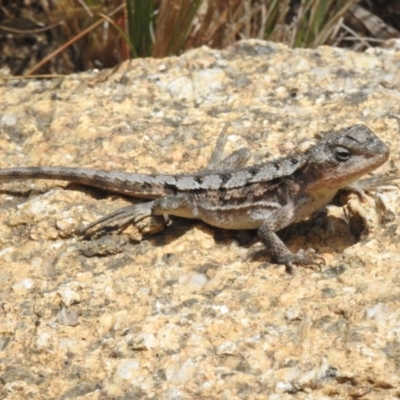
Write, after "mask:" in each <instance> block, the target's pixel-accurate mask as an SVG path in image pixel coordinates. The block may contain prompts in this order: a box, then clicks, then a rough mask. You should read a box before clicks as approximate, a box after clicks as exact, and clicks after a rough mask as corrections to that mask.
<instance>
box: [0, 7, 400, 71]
mask: <svg viewBox="0 0 400 400" xmlns="http://www.w3.org/2000/svg"><path fill="white" fill-rule="evenodd" d="M26 4H28V2H26V1H24V0H1V2H0V5H1V7H0V46H1V51H0V67H1V66H8V68H9V69H10V71H11V73H12V74H14V75H25V76H29V75H32V74H39V73H41V74H66V73H71V72H75V71H79V70H86V69H92V68H107V67H112V66H114V65H116V64H118V63H120V62H122V61H123V60H126V59H129V58H135V57H150V56H152V57H166V56H169V55H174V54H180V53H182V52H183V51H185V50H187V49H190V48H194V47H198V46H202V45H207V46H210V47H213V48H223V47H226V46H227V45H229V44H232V43H234V42H235V41H237V40H240V39H245V38H259V39H266V40H271V41H277V42H278V41H279V42H283V43H286V44H287V45H289V46H292V47H316V46H319V45H322V44H326V45H332V46H341V47H349V48H352V49H354V50H363V49H365V48H367V47H369V46H373V45H377V44H380V43H382V42H383V41H385V40H387V39H389V38H392V37H400V33H399V31H398V30H396V29H395V28H394V27H395V26H400V5H399V3H398V0H374V1H372V0H369V1H365V3H364V2H362V1H358V0H126V1H125V2H121V1H118V0H31V1H30V2H29V6H27V5H26Z"/></svg>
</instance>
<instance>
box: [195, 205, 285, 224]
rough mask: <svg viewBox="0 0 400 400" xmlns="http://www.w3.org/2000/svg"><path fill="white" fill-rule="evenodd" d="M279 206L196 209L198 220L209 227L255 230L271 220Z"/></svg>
mask: <svg viewBox="0 0 400 400" xmlns="http://www.w3.org/2000/svg"><path fill="white" fill-rule="evenodd" d="M277 209H279V205H276V206H275V205H273V204H269V205H268V206H267V207H266V206H265V205H252V206H251V207H245V208H239V209H232V208H226V209H224V208H214V209H213V208H202V207H199V208H198V218H199V219H201V220H202V221H204V222H206V223H207V224H209V225H212V226H215V227H217V228H223V229H257V228H259V227H260V225H261V224H262V223H263V222H264V221H265V220H268V219H271V218H273V215H274V213H275V212H276V210H277Z"/></svg>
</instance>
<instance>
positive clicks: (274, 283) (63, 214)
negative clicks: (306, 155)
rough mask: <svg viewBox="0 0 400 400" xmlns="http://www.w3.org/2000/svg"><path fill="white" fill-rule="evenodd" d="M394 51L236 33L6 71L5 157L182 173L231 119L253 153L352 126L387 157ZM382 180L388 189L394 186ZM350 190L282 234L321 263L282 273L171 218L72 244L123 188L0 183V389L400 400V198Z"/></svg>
mask: <svg viewBox="0 0 400 400" xmlns="http://www.w3.org/2000/svg"><path fill="white" fill-rule="evenodd" d="M399 48H400V47H399V46H397V48H396V46H393V47H389V48H385V49H374V50H369V51H367V52H365V53H352V52H350V51H346V50H343V49H335V48H329V47H319V48H317V49H315V50H300V49H297V50H293V49H289V48H287V47H285V46H283V45H279V44H274V43H268V42H263V41H256V40H251V41H244V42H240V43H238V44H236V45H235V46H233V47H230V48H228V49H227V50H224V51H217V50H210V49H208V48H206V47H203V48H201V49H197V50H193V51H190V52H188V53H186V54H184V55H182V56H181V57H172V58H168V59H143V60H134V61H130V62H126V63H124V64H122V65H120V66H119V68H117V69H116V70H114V71H102V72H98V71H90V72H87V73H83V74H79V75H71V76H68V77H64V78H55V79H54V80H22V79H3V78H0V82H1V86H0V132H1V135H0V146H1V148H2V157H1V160H0V167H2V168H5V167H11V166H25V165H26V166H27V165H65V166H86V167H91V168H99V169H106V170H121V171H132V172H135V171H140V172H144V173H146V172H147V173H153V172H165V173H176V172H192V171H196V170H198V169H201V168H204V166H205V165H206V163H207V161H208V157H209V156H210V154H211V151H212V149H213V147H214V145H215V141H216V138H217V136H218V134H219V132H220V130H221V129H222V127H223V125H224V123H225V122H227V121H230V122H231V127H230V130H229V135H230V136H229V142H228V145H227V152H231V151H233V150H235V149H238V148H240V147H243V146H246V147H249V148H250V149H251V151H252V154H253V162H254V163H256V162H261V161H266V160H269V159H272V158H274V157H277V156H280V155H283V154H287V153H289V152H290V151H292V150H293V149H294V147H295V146H297V145H298V143H299V142H301V141H302V140H306V139H313V138H318V137H319V136H320V135H322V134H323V133H324V132H327V131H329V130H332V129H335V128H340V127H345V126H349V125H353V124H356V123H363V124H366V125H368V126H369V127H370V128H371V129H372V130H373V131H374V132H375V133H376V134H377V135H378V136H379V137H380V138H381V139H382V140H384V141H385V143H386V144H387V145H388V147H389V148H390V149H391V161H390V162H389V163H387V164H385V165H384V166H383V167H382V168H381V170H380V172H389V171H390V170H392V169H393V170H395V171H397V173H398V168H399V165H400V163H399V152H400V150H399V137H400V136H399V120H400V74H399V70H400V50H399ZM389 189H390V188H389ZM391 189H392V190H388V191H382V192H381V193H378V194H376V195H375V196H374V197H372V196H368V198H367V201H365V202H362V201H361V200H360V199H359V198H358V196H356V195H355V194H343V195H342V196H340V198H338V199H337V201H336V202H335V204H333V205H330V206H329V207H328V208H327V210H325V212H321V213H318V214H317V215H316V216H314V217H312V218H311V219H310V220H308V221H306V222H304V223H301V224H298V225H296V226H295V227H291V228H288V229H286V230H285V231H284V232H282V237H283V239H284V241H285V242H286V243H287V244H288V246H289V247H290V249H291V250H292V251H297V250H298V249H299V248H308V247H313V248H315V249H316V250H317V251H318V252H319V253H321V254H322V255H323V256H324V258H325V260H326V263H327V265H326V266H325V267H324V268H323V271H322V272H321V273H319V272H315V271H313V270H310V269H306V268H297V269H296V271H295V275H294V276H290V275H288V274H286V273H285V269H284V267H283V266H282V265H275V264H271V263H269V261H268V258H267V257H266V256H265V255H264V254H263V253H262V251H261V252H260V250H262V246H261V244H260V243H254V242H255V240H253V234H248V233H244V232H224V231H221V230H218V229H214V228H211V227H209V226H206V225H205V224H203V223H200V222H194V221H183V220H179V219H173V220H172V221H170V222H169V226H168V227H167V228H166V229H165V230H163V231H162V232H159V233H156V234H155V235H153V236H149V237H145V238H144V240H142V241H138V239H141V237H142V233H141V231H138V229H136V228H134V227H132V228H128V229H127V230H126V231H124V232H123V233H112V234H110V235H107V236H105V237H100V238H93V239H92V240H82V239H80V238H79V237H78V236H76V235H75V231H76V229H77V228H80V227H82V226H84V225H85V224H87V223H89V222H91V221H93V220H95V219H96V218H98V217H100V216H102V215H104V214H105V213H108V212H111V211H113V210H115V209H116V208H118V207H121V206H124V205H127V204H129V199H126V198H121V197H120V196H117V195H112V194H107V193H104V192H102V191H99V190H95V189H92V188H87V187H83V186H79V185H68V184H67V183H65V182H54V181H34V182H33V181H21V182H4V183H1V188H0V190H1V191H0V225H1V226H0V264H1V269H0V288H1V291H0V299H1V307H0V397H1V398H4V399H26V398H30V399H64V400H67V399H85V400H89V399H91V400H92V399H171V400H172V399H173V400H176V399H182V400H184V399H230V400H231V399H272V400H286V399H308V400H310V399H345V398H363V399H369V400H374V399H383V398H387V399H395V398H398V397H400V389H399V376H400V311H399V310H400V307H399V306H400V284H399V283H400V255H399V254H400V240H399V239H400V228H399V226H400V225H399V212H400V210H399V203H400V198H399V197H400V192H399V189H397V188H396V187H394V188H393V187H392V188H391Z"/></svg>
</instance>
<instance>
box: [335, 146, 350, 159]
mask: <svg viewBox="0 0 400 400" xmlns="http://www.w3.org/2000/svg"><path fill="white" fill-rule="evenodd" d="M350 156H351V153H350V151H349V150H347V149H346V148H344V147H337V148H336V149H335V158H336V160H338V161H347V160H348V159H349V158H350Z"/></svg>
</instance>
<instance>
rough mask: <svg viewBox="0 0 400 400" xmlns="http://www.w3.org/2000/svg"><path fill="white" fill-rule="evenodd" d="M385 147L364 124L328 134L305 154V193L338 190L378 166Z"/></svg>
mask: <svg viewBox="0 0 400 400" xmlns="http://www.w3.org/2000/svg"><path fill="white" fill-rule="evenodd" d="M388 157H389V150H388V148H387V147H386V146H385V144H384V143H383V142H382V141H381V140H380V139H379V138H378V137H377V136H376V135H375V134H374V133H373V132H372V131H371V130H370V129H369V128H368V127H367V126H365V125H361V124H359V125H353V126H351V127H348V128H344V129H340V130H338V131H333V132H330V133H328V134H327V135H326V136H324V138H323V139H322V140H321V141H320V142H319V143H317V144H316V145H315V146H314V147H313V148H312V149H311V150H310V152H309V156H308V161H307V163H306V165H305V167H304V169H303V173H304V175H303V176H304V177H305V179H306V181H307V191H314V190H316V191H318V190H324V189H327V190H338V189H340V188H341V187H344V186H346V185H349V184H350V183H352V182H354V181H356V180H357V179H359V178H360V177H361V176H363V175H365V174H367V173H369V172H371V171H373V170H374V169H376V168H378V167H380V166H381V165H382V164H383V163H384V162H385V161H386V160H387V159H388Z"/></svg>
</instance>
